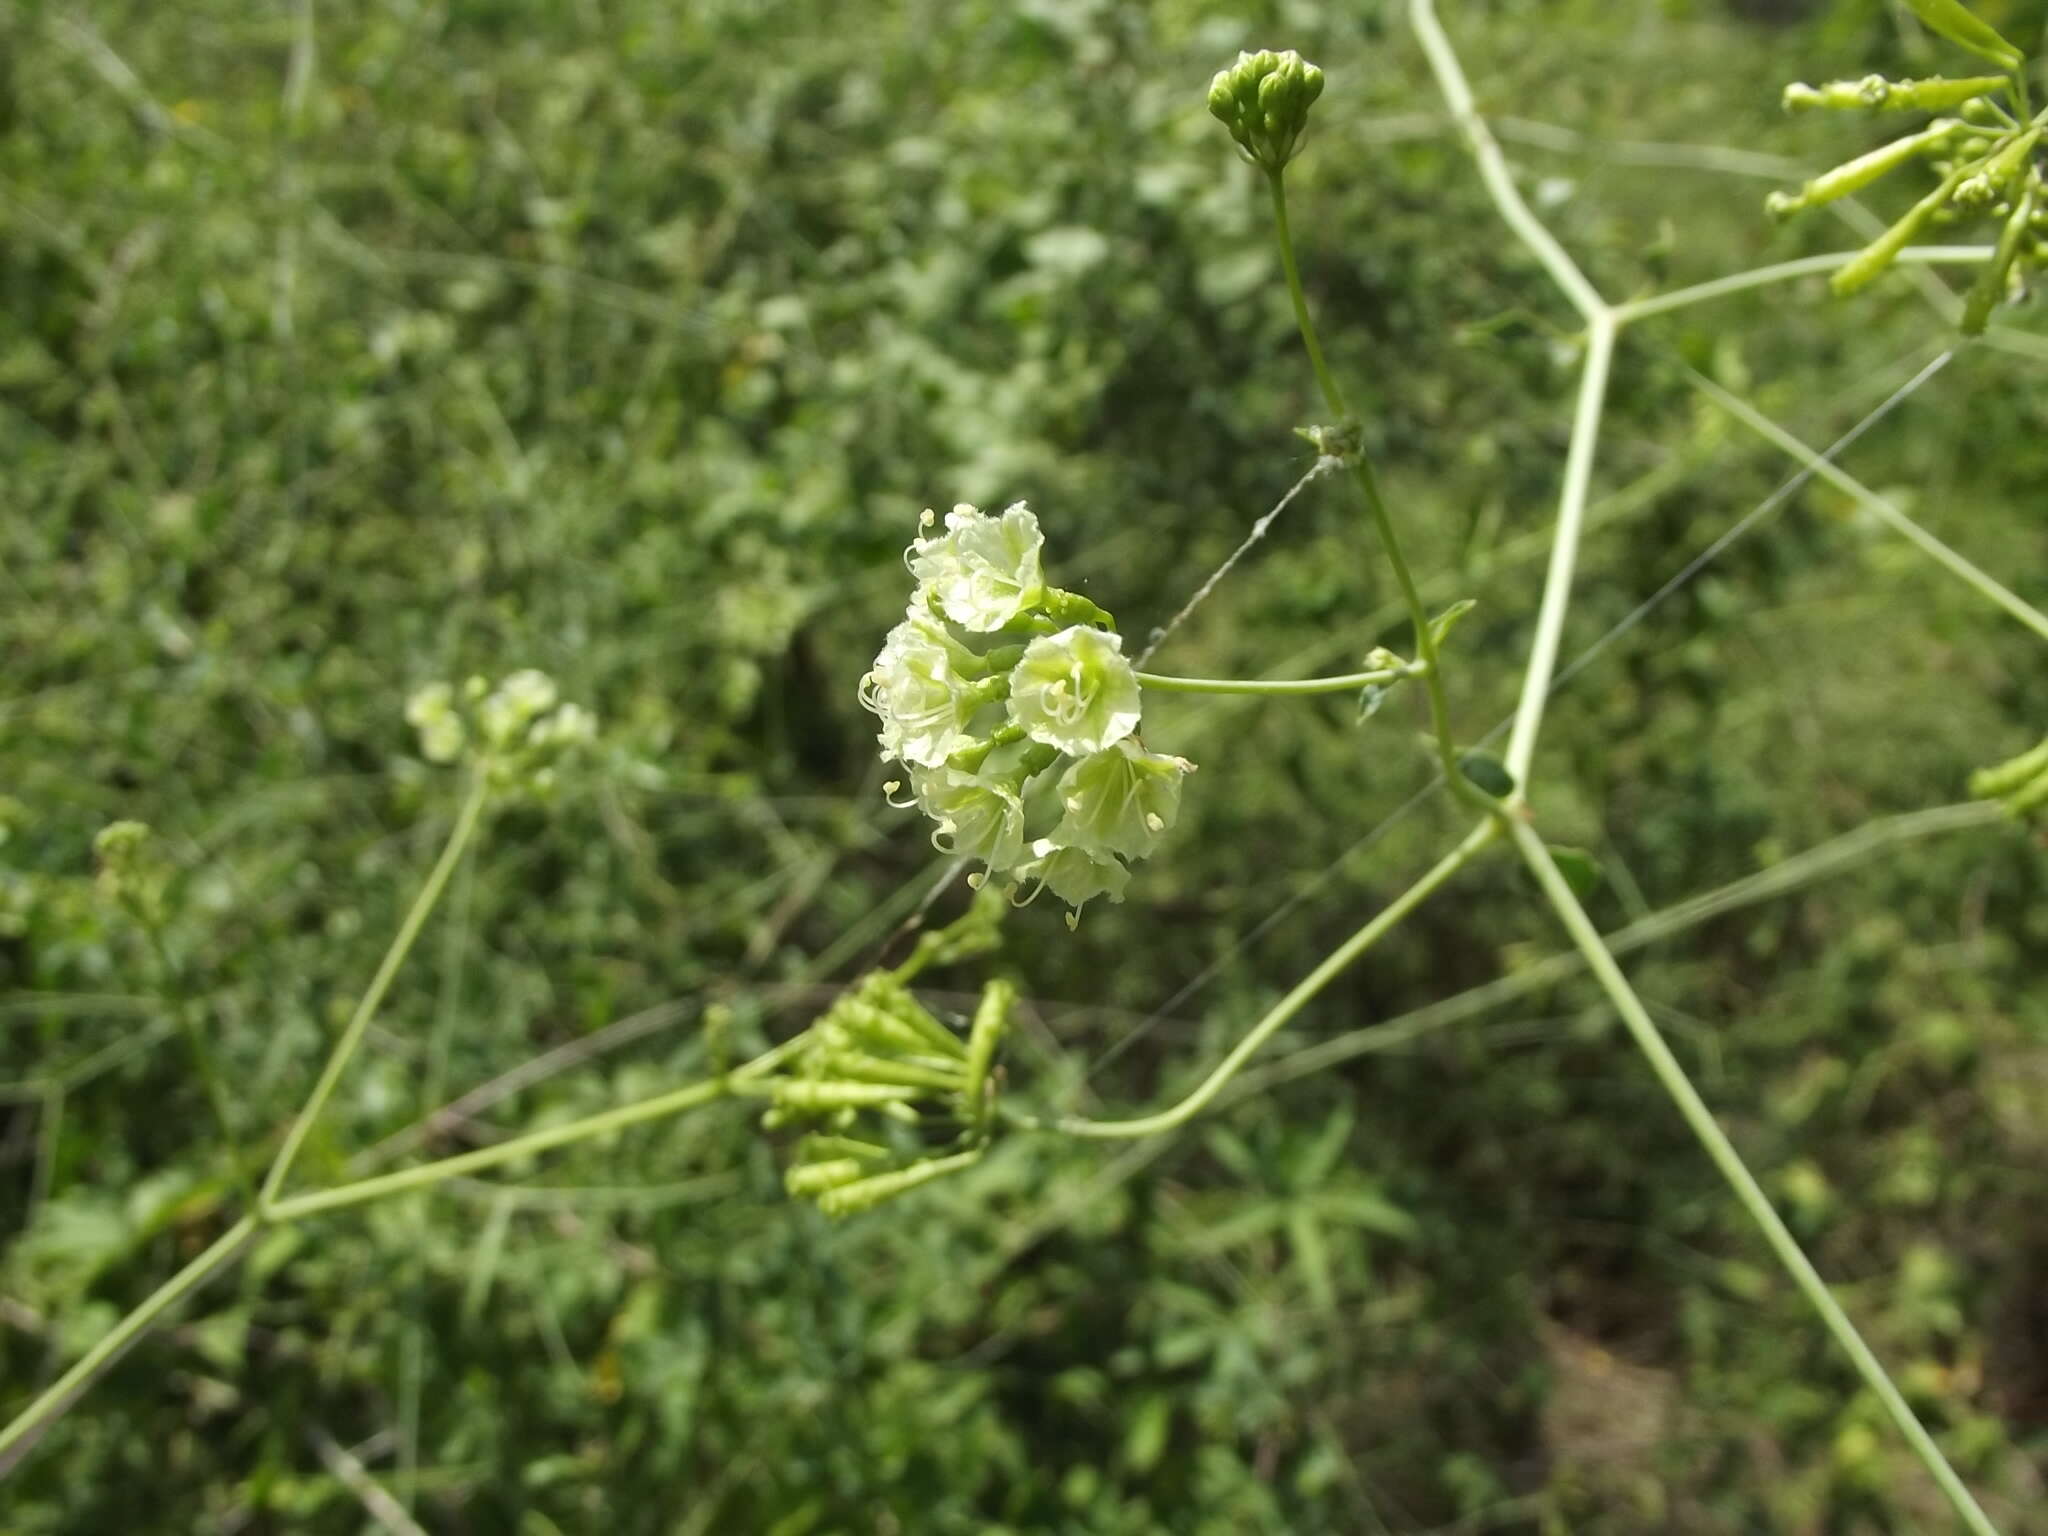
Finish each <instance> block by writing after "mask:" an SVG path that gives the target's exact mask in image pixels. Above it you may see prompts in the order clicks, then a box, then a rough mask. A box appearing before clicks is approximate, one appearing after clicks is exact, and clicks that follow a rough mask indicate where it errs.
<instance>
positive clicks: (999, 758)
mask: <svg viewBox="0 0 2048 1536" xmlns="http://www.w3.org/2000/svg"><path fill="white" fill-rule="evenodd" d="M933 521H934V518H933V515H932V514H931V513H930V512H927V513H925V514H924V521H923V524H922V526H923V527H924V528H926V529H929V528H930V527H931V525H932V523H933ZM1044 542H1045V539H1044V535H1043V534H1042V533H1040V531H1039V527H1038V519H1037V518H1036V517H1034V516H1033V515H1032V514H1031V511H1030V509H1029V508H1028V507H1026V506H1025V505H1024V503H1022V502H1021V501H1020V502H1017V503H1015V504H1014V505H1012V506H1010V507H1007V508H1005V509H1004V510H1003V511H1002V512H1001V513H1000V514H997V515H993V516H991V515H986V514H984V513H982V512H979V511H977V510H976V509H975V508H973V507H970V506H965V505H962V506H957V507H955V508H954V509H953V510H952V511H951V512H950V513H948V514H947V516H946V522H945V531H944V532H942V533H929V534H921V535H920V537H919V538H918V539H917V540H916V542H915V543H913V544H912V545H911V546H910V549H909V550H908V552H907V560H908V564H909V566H910V572H911V574H912V575H913V576H915V577H916V578H917V590H916V592H915V593H913V594H912V596H911V599H910V607H909V611H908V612H907V613H906V614H905V615H904V618H903V622H902V623H901V624H898V625H897V626H896V627H895V628H894V629H893V630H891V631H890V632H889V637H888V639H887V640H886V641H885V642H884V643H883V645H882V651H881V654H880V655H878V656H877V657H876V658H875V664H874V666H873V667H872V668H871V669H870V670H869V672H868V674H867V676H866V677H864V678H863V679H862V680H861V702H862V703H863V704H864V705H866V706H867V707H868V708H869V709H870V710H872V711H873V712H874V713H875V715H876V716H877V718H878V719H879V720H880V721H881V734H880V740H881V745H882V756H884V757H890V758H895V759H897V760H898V761H900V762H901V763H902V764H903V765H904V767H905V769H906V770H907V771H908V775H909V796H910V798H909V799H907V800H905V801H903V802H902V803H903V804H905V805H906V806H907V805H915V806H917V807H918V808H919V809H921V810H923V812H924V813H925V814H926V815H927V816H929V817H931V819H932V820H933V821H934V822H935V823H936V824H937V827H936V830H935V831H934V832H933V834H932V841H933V843H934V844H935V845H936V846H937V847H938V848H940V849H941V850H942V851H944V852H947V853H956V854H964V855H966V856H967V857H969V858H973V859H977V860H979V861H980V862H981V863H983V864H985V865H986V866H987V867H988V871H989V873H991V874H997V875H1004V876H1008V877H1010V878H1011V879H1013V880H1015V881H1016V882H1017V884H1018V885H1019V886H1020V887H1021V888H1023V889H1024V890H1026V891H1027V892H1030V893H1035V891H1036V890H1037V889H1038V888H1040V887H1043V888H1046V889H1049V890H1051V891H1052V893H1053V894H1054V895H1056V896H1058V897H1059V898H1060V899H1061V900H1063V901H1065V902H1067V903H1068V904H1069V905H1070V906H1073V907H1076V908H1078V907H1080V906H1081V905H1082V904H1083V903H1085V902H1087V901H1089V900H1090V899H1092V898H1094V897H1096V896H1107V897H1108V898H1109V899H1110V900H1111V901H1121V900H1122V899H1123V892H1124V886H1125V884H1126V882H1127V881H1128V880H1129V878H1130V871H1129V869H1128V867H1127V866H1126V863H1125V861H1126V860H1130V859H1141V858H1144V857H1145V856H1146V855H1147V854H1149V853H1151V852H1152V850H1153V848H1154V847H1156V846H1157V845H1158V842H1159V839H1160V837H1161V835H1162V834H1164V833H1165V831H1166V830H1167V828H1169V827H1170V826H1172V825H1173V821H1174V817H1175V816H1176V815H1177V814H1178V812H1179V810H1180V786H1181V779H1182V778H1183V777H1184V776H1185V775H1186V774H1187V773H1188V772H1189V771H1190V770H1191V769H1192V768H1193V766H1194V765H1193V764H1191V763H1188V762H1186V761H1184V760H1182V759H1181V758H1178V757H1168V756H1165V755H1164V754H1161V753H1157V752H1147V751H1146V750H1145V749H1144V747H1143V746H1141V745H1140V744H1139V742H1138V739H1137V729H1138V715H1139V696H1138V676H1137V673H1136V672H1134V671H1133V670H1132V668H1131V664H1130V662H1129V661H1127V660H1125V659H1124V655H1123V639H1122V637H1121V636H1119V635H1118V634H1117V633H1116V631H1115V629H1114V627H1113V624H1112V621H1111V620H1110V617H1109V615H1108V614H1106V613H1104V612H1103V611H1102V610H1101V609H1100V608H1097V607H1096V606H1095V605H1094V604H1093V603H1090V602H1089V601H1088V600H1087V599H1086V598H1083V597H1078V596H1076V595H1075V594H1073V593H1071V592H1063V591H1061V590H1060V589H1059V588H1057V587H1052V586H1048V585H1047V584H1046V581H1045V573H1044V570H1043V568H1042V566H1041V562H1040V551H1041V548H1042V546H1043V545H1044ZM903 787H904V786H903V785H902V784H900V783H894V784H891V785H890V786H889V788H890V790H891V792H892V793H894V792H896V791H897V790H900V789H902V788H903Z"/></svg>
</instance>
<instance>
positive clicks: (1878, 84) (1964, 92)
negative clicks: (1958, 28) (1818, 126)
mask: <svg viewBox="0 0 2048 1536" xmlns="http://www.w3.org/2000/svg"><path fill="white" fill-rule="evenodd" d="M2006 83H2007V82H2006V78H2005V76H2003V75H1972V76H1970V77H1969V78H1967V79H1962V80H1951V79H1948V78H1947V77H1946V76H1939V75H1937V76H1935V77H1933V78H1932V79H1927V80H1887V79H1885V77H1884V76H1883V75H1865V76H1864V77H1863V78H1862V79H1861V80H1830V81H1829V82H1828V83H1827V84H1826V85H1823V86H1818V87H1816V86H1811V85H1806V84H1803V83H1799V82H1795V83H1794V84H1791V85H1788V86H1786V87H1785V110H1786V111H1787V112H1811V111H1815V110H1827V111H1835V112H1841V111H1882V112H1948V111H1953V110H1954V109H1955V108H1957V107H1960V106H1962V105H1963V104H1964V103H1965V102H1971V101H1976V100H1977V99H1979V98H1980V97H1984V96H1988V95H1990V94H1991V93H1992V92H1993V91H1997V90H2002V89H2004V87H2005V85H2006Z"/></svg>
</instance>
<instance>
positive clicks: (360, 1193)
mask: <svg viewBox="0 0 2048 1536" xmlns="http://www.w3.org/2000/svg"><path fill="white" fill-rule="evenodd" d="M804 1039H805V1036H803V1035H798V1036H796V1037H794V1038H792V1039H790V1040H787V1041H784V1042H783V1043H782V1044H781V1045H778V1046H775V1047H774V1048H772V1049H770V1050H767V1051H764V1052H763V1053H762V1054H761V1055H759V1056H756V1057H755V1058H754V1059H753V1060H752V1061H749V1062H746V1063H745V1064H744V1065H742V1066H739V1067H736V1068H734V1069H733V1070H732V1071H731V1072H729V1073H727V1074H726V1075H725V1076H723V1077H719V1078H713V1079H711V1080H710V1081H708V1082H702V1083H693V1084H691V1085H690V1086H688V1087H686V1088H679V1089H676V1090H675V1091H673V1092H670V1093H665V1094H660V1095H657V1096H656V1097H654V1098H651V1099H643V1100H641V1101H640V1102H639V1103H637V1104H627V1105H622V1106H621V1107H619V1108H618V1109H613V1110H607V1111H605V1112H604V1113H602V1114H597V1115H592V1116H589V1117H588V1118H586V1119H582V1120H576V1121H572V1122H571V1123H569V1124H567V1125H558V1126H551V1127H549V1128H548V1129H547V1130H544V1131H536V1132H534V1133H532V1134H531V1135H528V1136H518V1137H514V1138H513V1139H512V1140H510V1141H505V1142H500V1143H499V1144H498V1145H496V1146H494V1147H485V1148H483V1149H481V1150H479V1151H476V1152H467V1153H463V1154H461V1155H460V1156H457V1157H447V1158H442V1159H440V1160H439V1161H438V1162H432V1163H424V1164H422V1165H420V1166H419V1167H417V1168H406V1169H401V1170H400V1171H399V1172H396V1173H389V1174H384V1175H381V1176H379V1177H377V1178H373V1179H362V1180H359V1181H357V1182H356V1183H353V1184H343V1185H340V1186H338V1187H337V1188H334V1189H325V1190H316V1191H314V1192H313V1193H311V1194H305V1195H297V1196H294V1197H292V1198H291V1199H288V1200H279V1201H275V1202H273V1203H272V1204H271V1206H270V1207H269V1209H268V1210H267V1212H265V1213H264V1214H263V1215H262V1216H260V1217H259V1216H244V1217H243V1218H242V1219H241V1220H240V1221H238V1222H236V1223H235V1224H234V1225H233V1226H232V1227H230V1228H228V1230H227V1231H226V1232H224V1233H222V1234H221V1236H220V1237H219V1238H218V1239H216V1240H215V1241H214V1243H213V1244H212V1246H210V1247H209V1248H207V1249H206V1251H205V1252H203V1253H201V1254H200V1255H199V1256H198V1257H197V1258H195V1259H194V1260H193V1261H192V1262H191V1263H189V1264H187V1265H186V1266H185V1267H184V1268H183V1269H181V1270H179V1271H178V1272H177V1274H175V1275H173V1276H172V1277H171V1278H170V1279H169V1280H167V1281H165V1282H164V1283H163V1284H162V1285H161V1286H159V1287H157V1289H156V1290H155V1291H153V1292H152V1293H151V1294H150V1295H149V1297H148V1298H147V1299H145V1300H144V1301H143V1302H142V1303H141V1305H139V1306H137V1307H136V1308H135V1310H134V1311H132V1312H130V1313H129V1314H128V1315H127V1316H126V1317H124V1318H122V1319H121V1321H120V1322H119V1323H117V1324H115V1325H114V1327H113V1328H112V1329H110V1330H109V1331H108V1333H107V1334H106V1336H105V1337H103V1338H102V1339H100V1341H99V1342H98V1343H96V1344H94V1345H93V1347H92V1348H91V1349H89V1350H87V1351H86V1352H85V1354H84V1355H83V1356H81V1357H80V1359H79V1361H78V1363H77V1364H76V1365H74V1366H72V1367H71V1369H70V1370H68V1371H66V1372H65V1373H64V1374H63V1375H62V1376H60V1377H59V1378H58V1379H57V1380H56V1381H55V1382H53V1383H52V1384H51V1385H50V1387H49V1388H48V1390H46V1391H44V1392H43V1393H42V1394H40V1395H39V1396H38V1397H37V1398H36V1400H35V1401H34V1402H32V1403H30V1404H29V1406H28V1407H27V1408H25V1409H23V1410H22V1412H21V1413H20V1414H19V1415H17V1416H16V1417H15V1419H14V1420H13V1422H11V1423H10V1424H8V1426H7V1427H6V1428H5V1429H4V1430H0V1476H4V1475H5V1473H6V1472H7V1471H8V1470H9V1469H10V1468H11V1467H12V1466H13V1464H14V1463H15V1461H17V1460H19V1458H20V1457H21V1456H22V1455H23V1454H24V1453H25V1452H26V1450H27V1449H28V1444H29V1443H30V1440H31V1437H32V1436H34V1435H35V1434H36V1433H38V1432H39V1431H40V1430H41V1429H42V1428H43V1427H44V1426H45V1425H47V1424H48V1423H49V1422H50V1421H52V1420H54V1419H55V1418H57V1417H58V1416H59V1415H60V1414H62V1413H63V1412H64V1411H65V1410H66V1409H67V1408H69V1407H70V1406H71V1404H72V1402H73V1401H74V1400H75V1399H76V1398H77V1397H78V1396H79V1395H80V1394H82V1393H83V1392H84V1391H85V1389H86V1388H87V1387H89V1386H90V1385H91V1384H92V1382H93V1380H94V1378H95V1377H96V1376H97V1375H98V1374H99V1373H100V1371H101V1370H103V1369H104V1368H105V1367H106V1366H107V1365H108V1364H110V1363H111V1362H112V1361H113V1360H114V1359H115V1358H116V1357H117V1356H118V1355H119V1354H120V1353H121V1351H122V1350H124V1349H125V1348H126V1347H127V1346H128V1345H129V1344H131V1343H133V1342H134V1341H135V1340H136V1339H137V1338H139V1337H140V1336H141V1335H142V1334H143V1333H144V1332H145V1331H147V1330H148V1328H149V1327H150V1325H151V1324H153V1323H154V1322H155V1321H156V1320H157V1319H158V1318H159V1317H161V1316H162V1315H163V1314H164V1313H165V1312H166V1311H168V1310H169V1309H170V1308H171V1307H173V1306H175V1305H176V1304H177V1303H178V1302H179V1301H181V1300H183V1299H184V1298H185V1296H187V1295H188V1294H189V1293H191V1292H192V1291H193V1290H195V1289H197V1288H198V1287H199V1286H200V1285H201V1284H203V1283H204V1282H205V1281H206V1280H207V1279H208V1278H209V1277H211V1276H212V1275H213V1274H214V1273H215V1272H216V1271H217V1270H220V1269H222V1268H224V1267H225V1266H226V1265H227V1264H228V1263H229V1262H230V1261H231V1260H232V1259H234V1258H235V1257H236V1256H237V1255H238V1254H239V1253H240V1252H241V1250H242V1248H243V1246H244V1245H245V1244H246V1243H247V1242H248V1240H249V1239H250V1238H251V1237H253V1236H254V1235H255V1234H256V1233H257V1232H258V1231H260V1230H262V1229H263V1228H264V1227H265V1226H280V1225H284V1224H286V1223H289V1222H294V1221H297V1220H299V1219H301V1218H303V1217H306V1216H311V1215H316V1214H318V1213H320V1212H322V1211H331V1210H340V1209H344V1208H346V1207H349V1206H356V1205H363V1204H366V1203H367V1202H369V1201H372V1200H381V1199H384V1198H385V1197H387V1196H390V1195H398V1194H404V1193H406V1192H408V1191H411V1190H419V1189H427V1188H430V1187H432V1186H433V1185H436V1184H439V1183H441V1182H442V1181H443V1180H445V1179H451V1178H454V1177H456V1176H458V1175H460V1174H466V1173H476V1172H479V1171H481V1170H482V1169H486V1168H492V1167H496V1166H498V1165H499V1164H502V1163H507V1162H511V1161H513V1160H514V1159H516V1158H521V1157H529V1156H532V1155H533V1154H535V1153H537V1152H546V1151H549V1150H551V1149H553V1148H556V1147H564V1146H568V1145H570V1144H572V1143H574V1142H579V1141H588V1140H590V1139H591V1138H592V1137H596V1136H604V1135H607V1134H609V1133H611V1132H614V1131H619V1130H624V1129H625V1128H626V1127H628V1126H633V1125H642V1124H645V1123H646V1122H648V1121H650V1120H658V1119H662V1118H665V1117H667V1116H670V1115H677V1114H681V1113H683V1112H684V1111H686V1110H690V1109H695V1108H698V1107H700V1106H702V1105H705V1104H709V1103H712V1102H714V1101H716V1100H718V1099H722V1098H725V1097H727V1096H729V1095H731V1094H734V1093H740V1092H746V1091H748V1089H749V1080H750V1079H753V1078H758V1077H762V1076H765V1075H766V1074H767V1073H769V1072H771V1071H773V1070H774V1069H775V1068H776V1067H777V1066H779V1065H781V1063H782V1062H783V1061H785V1060H786V1059H787V1058H788V1057H789V1056H790V1055H791V1054H792V1053H794V1052H795V1051H796V1050H797V1049H798V1047H799V1046H800V1045H801V1044H802V1042H803V1041H804Z"/></svg>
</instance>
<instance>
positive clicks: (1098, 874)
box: [1016, 837, 1131, 922]
mask: <svg viewBox="0 0 2048 1536" xmlns="http://www.w3.org/2000/svg"><path fill="white" fill-rule="evenodd" d="M1031 853H1032V859H1031V861H1030V862H1029V863H1028V864H1020V865H1018V866H1017V871H1016V874H1017V879H1018V881H1019V882H1020V883H1021V884H1023V885H1026V886H1029V885H1030V884H1031V882H1033V881H1036V882H1038V883H1039V884H1041V885H1043V886H1044V887H1045V888H1046V889H1047V890H1049V891H1051V892H1052V893H1053V895H1055V896H1057V897H1059V899H1060V900H1061V901H1064V902H1065V903H1066V904H1067V905H1068V906H1070V907H1073V908H1076V909H1079V908H1080V907H1082V906H1084V905H1086V904H1087V903H1088V902H1091V901H1093V900H1094V899H1095V898H1096V897H1097V896H1107V897H1108V898H1109V899H1110V900H1111V901H1122V900H1123V899H1124V887H1125V886H1127V885H1128V884H1130V880H1131V872H1130V871H1129V870H1128V869H1126V868H1124V866H1123V864H1122V863H1121V862H1120V861H1119V860H1118V859H1116V858H1115V857H1114V856H1113V855H1110V854H1106V853H1091V852H1089V850H1087V849H1086V848H1063V847H1061V846H1059V845H1058V844H1057V843H1055V842H1054V841H1053V840H1052V839H1051V838H1049V837H1041V838H1040V839H1038V841H1037V842H1035V843H1033V844H1032V845H1031ZM1069 921H1070V922H1071V918H1070V919H1069Z"/></svg>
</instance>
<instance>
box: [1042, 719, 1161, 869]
mask: <svg viewBox="0 0 2048 1536" xmlns="http://www.w3.org/2000/svg"><path fill="white" fill-rule="evenodd" d="M1193 768H1194V764H1192V763H1190V762H1188V761H1187V759H1185V758H1180V757H1168V756H1167V755H1166V754H1165V753H1162V752H1147V751H1145V750H1144V749H1143V748H1142V747H1140V746H1138V745H1137V744H1136V743H1135V742H1133V741H1131V740H1128V739H1126V740H1124V741H1119V742H1117V743H1116V744H1115V745H1114V746H1112V747H1110V748H1109V749H1108V750H1107V751H1103V752H1097V753H1095V754H1094V755H1093V756H1091V757H1084V758H1082V759H1080V761H1078V762H1076V763H1075V764H1074V765H1073V766H1072V767H1070V768H1068V769H1067V771H1066V772H1065V773H1064V774H1062V775H1061V776H1060V806H1061V809H1062V810H1063V811H1064V812H1065V814H1064V815H1063V816H1062V817H1061V818H1060V824H1059V825H1058V826H1057V827H1055V828H1054V829H1053V834H1052V840H1053V841H1054V842H1056V843H1060V844H1063V845H1065V846H1068V847H1076V848H1086V849H1089V850H1090V851H1092V852H1096V853H1113V854H1120V855H1122V856H1123V857H1124V858H1127V859H1142V858H1147V857H1149V856H1150V855H1151V853H1152V850H1153V849H1154V848H1155V847H1157V846H1158V843H1159V839H1160V837H1161V835H1162V834H1164V833H1165V831H1166V830H1167V828H1169V827H1171V826H1172V825H1173V822H1174V818H1175V817H1176V816H1178V815H1179V814H1180V783H1181V780H1182V779H1183V778H1185V777H1187V775H1188V774H1189V773H1190V772H1191V771H1192V770H1193Z"/></svg>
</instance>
